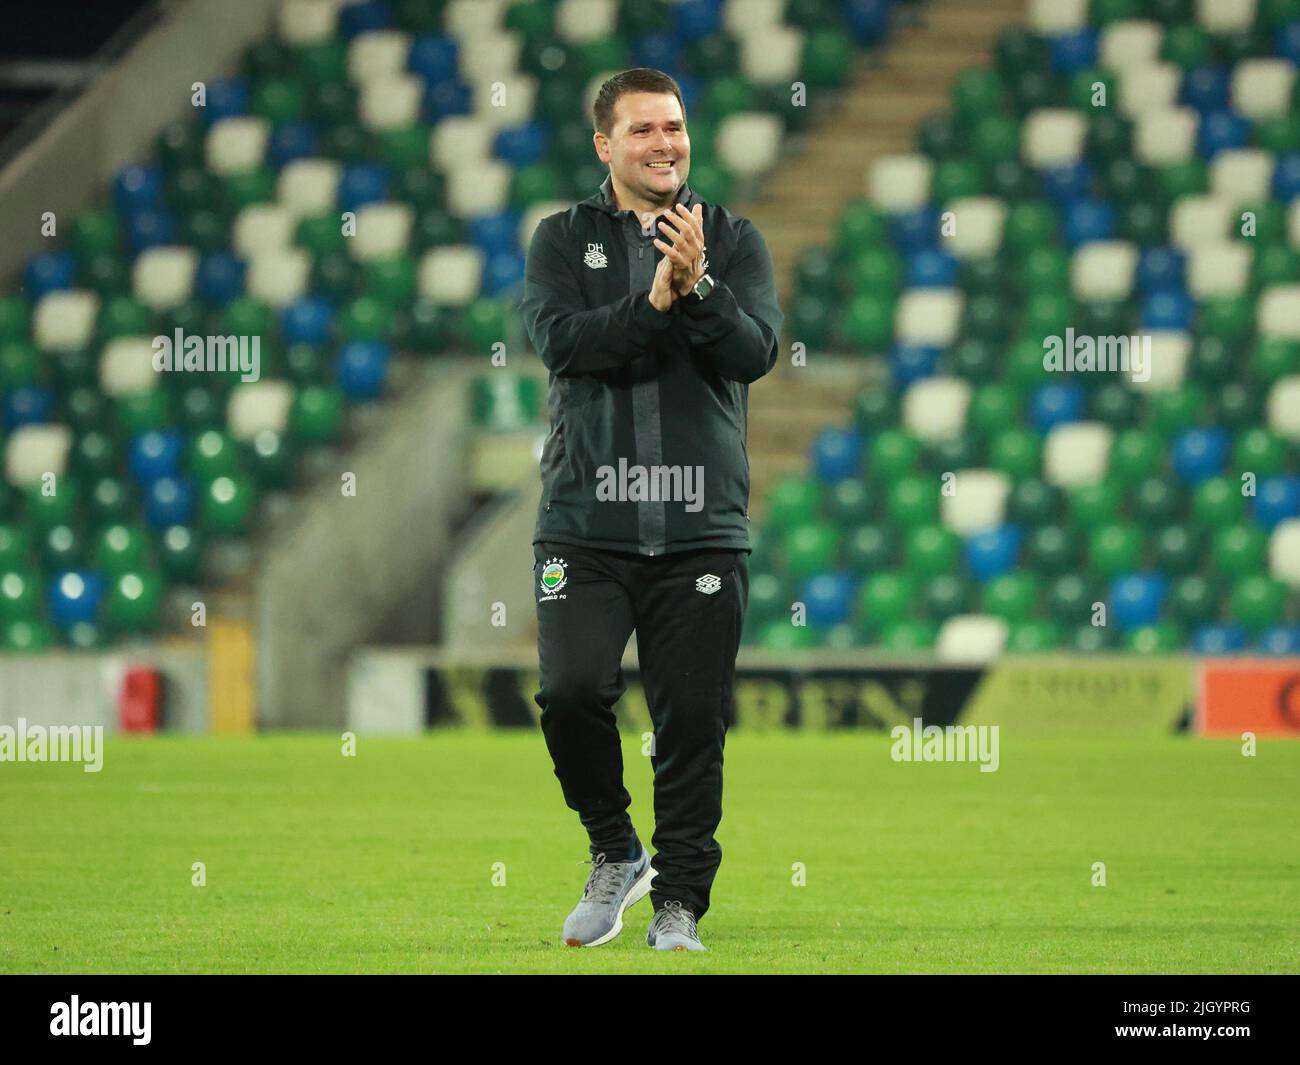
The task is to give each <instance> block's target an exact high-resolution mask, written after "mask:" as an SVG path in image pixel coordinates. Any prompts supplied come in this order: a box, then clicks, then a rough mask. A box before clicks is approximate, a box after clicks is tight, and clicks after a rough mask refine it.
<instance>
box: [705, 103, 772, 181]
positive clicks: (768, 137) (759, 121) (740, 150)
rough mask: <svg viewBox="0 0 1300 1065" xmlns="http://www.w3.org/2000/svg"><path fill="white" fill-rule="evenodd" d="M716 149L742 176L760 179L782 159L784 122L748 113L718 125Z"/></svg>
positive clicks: (719, 155) (755, 113) (729, 165)
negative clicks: (782, 125)
mask: <svg viewBox="0 0 1300 1065" xmlns="http://www.w3.org/2000/svg"><path fill="white" fill-rule="evenodd" d="M715 146H716V150H717V154H718V159H719V161H720V162H721V163H722V164H723V165H724V166H726V167H727V169H728V170H730V171H731V172H732V173H733V174H735V175H737V176H738V177H757V176H759V175H762V174H766V173H767V172H768V171H770V170H771V169H772V168H773V167H775V166H776V164H777V160H778V159H779V158H780V156H781V120H780V119H779V118H777V117H776V116H775V115H769V114H766V113H759V112H757V111H745V112H742V113H740V114H735V115H729V116H727V117H726V118H724V119H723V120H722V121H721V122H720V123H718V131H717V136H716V140H715Z"/></svg>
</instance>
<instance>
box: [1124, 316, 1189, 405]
mask: <svg viewBox="0 0 1300 1065" xmlns="http://www.w3.org/2000/svg"><path fill="white" fill-rule="evenodd" d="M1145 335H1146V336H1149V337H1150V342H1149V345H1150V359H1149V360H1148V365H1147V366H1146V368H1145V371H1144V372H1143V374H1142V375H1141V377H1142V378H1144V379H1140V378H1139V375H1138V371H1137V368H1136V367H1134V368H1133V369H1132V370H1131V371H1130V372H1129V384H1130V385H1131V386H1132V387H1133V388H1134V389H1135V390H1136V391H1138V392H1171V391H1174V390H1176V389H1178V388H1181V387H1182V384H1183V381H1184V379H1185V378H1186V377H1187V364H1188V361H1189V360H1190V358H1191V355H1192V338H1191V335H1190V334H1188V333H1184V332H1182V331H1181V330H1175V329H1158V330H1154V331H1152V332H1151V333H1148V334H1145ZM1139 339H1140V338H1139Z"/></svg>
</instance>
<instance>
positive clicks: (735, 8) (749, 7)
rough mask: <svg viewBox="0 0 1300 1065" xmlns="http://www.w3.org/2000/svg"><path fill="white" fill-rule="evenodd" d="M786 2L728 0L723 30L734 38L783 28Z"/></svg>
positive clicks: (723, 14)
mask: <svg viewBox="0 0 1300 1065" xmlns="http://www.w3.org/2000/svg"><path fill="white" fill-rule="evenodd" d="M785 2H786V0H727V6H726V7H725V8H724V9H723V12H722V28H723V29H724V30H725V31H726V32H727V33H729V34H731V35H732V36H733V37H743V36H744V35H745V34H747V33H750V32H757V31H759V30H762V31H767V30H775V29H781V28H782V22H781V20H782V19H783V18H784V17H785Z"/></svg>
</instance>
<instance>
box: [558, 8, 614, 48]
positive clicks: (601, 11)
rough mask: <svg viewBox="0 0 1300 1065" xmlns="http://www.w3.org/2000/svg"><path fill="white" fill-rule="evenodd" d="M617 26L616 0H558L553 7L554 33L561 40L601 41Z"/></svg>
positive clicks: (610, 34)
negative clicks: (554, 7)
mask: <svg viewBox="0 0 1300 1065" xmlns="http://www.w3.org/2000/svg"><path fill="white" fill-rule="evenodd" d="M617 26H618V4H617V2H616V0H560V3H559V6H558V7H556V9H555V33H556V36H558V37H559V38H560V39H561V40H563V41H570V42H573V43H583V42H585V41H603V40H604V39H605V38H607V37H612V36H613V35H614V31H615V30H616V29H617Z"/></svg>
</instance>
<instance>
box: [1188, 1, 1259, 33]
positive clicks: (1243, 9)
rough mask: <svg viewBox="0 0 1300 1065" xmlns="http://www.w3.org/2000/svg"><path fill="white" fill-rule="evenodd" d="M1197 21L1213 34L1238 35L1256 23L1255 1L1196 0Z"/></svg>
mask: <svg viewBox="0 0 1300 1065" xmlns="http://www.w3.org/2000/svg"><path fill="white" fill-rule="evenodd" d="M1196 21H1197V22H1199V23H1200V24H1201V27H1202V28H1203V29H1207V30H1209V31H1210V32H1211V33H1237V32H1240V31H1242V30H1248V29H1250V27H1251V26H1252V25H1254V22H1255V0H1196Z"/></svg>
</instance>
